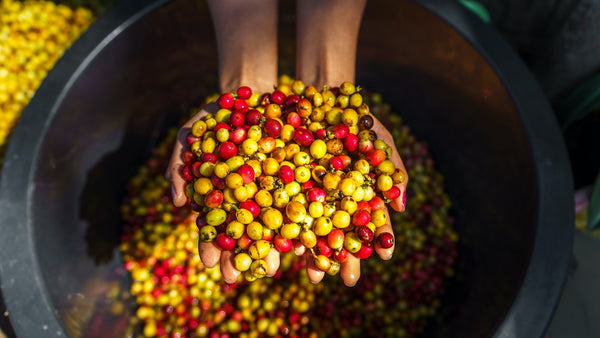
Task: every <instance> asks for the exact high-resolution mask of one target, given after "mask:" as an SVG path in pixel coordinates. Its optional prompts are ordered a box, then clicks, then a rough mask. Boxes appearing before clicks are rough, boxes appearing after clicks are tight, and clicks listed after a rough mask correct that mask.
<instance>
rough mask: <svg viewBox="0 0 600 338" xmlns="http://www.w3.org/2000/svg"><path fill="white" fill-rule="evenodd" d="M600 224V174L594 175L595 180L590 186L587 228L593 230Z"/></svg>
mask: <svg viewBox="0 0 600 338" xmlns="http://www.w3.org/2000/svg"><path fill="white" fill-rule="evenodd" d="M598 225H600V174H598V176H596V182H594V187H593V188H592V195H591V197H590V205H589V206H588V222H587V230H588V231H594V230H595V229H598Z"/></svg>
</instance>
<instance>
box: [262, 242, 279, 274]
mask: <svg viewBox="0 0 600 338" xmlns="http://www.w3.org/2000/svg"><path fill="white" fill-rule="evenodd" d="M265 262H266V263H267V276H268V277H273V276H275V273H277V270H279V264H280V263H281V259H280V253H279V251H278V250H277V249H271V250H270V251H269V254H267V257H265Z"/></svg>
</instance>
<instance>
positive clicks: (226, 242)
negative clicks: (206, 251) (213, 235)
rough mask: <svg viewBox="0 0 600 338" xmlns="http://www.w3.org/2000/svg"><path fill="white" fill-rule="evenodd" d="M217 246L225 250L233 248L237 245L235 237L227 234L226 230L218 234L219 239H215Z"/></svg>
mask: <svg viewBox="0 0 600 338" xmlns="http://www.w3.org/2000/svg"><path fill="white" fill-rule="evenodd" d="M215 243H216V244H217V246H218V247H219V248H220V249H221V250H223V251H229V250H233V248H234V247H235V243H236V242H235V239H233V238H231V237H229V236H227V234H225V233H224V232H222V233H220V234H218V235H217V239H216V241H215Z"/></svg>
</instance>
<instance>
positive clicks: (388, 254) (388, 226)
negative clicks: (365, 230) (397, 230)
mask: <svg viewBox="0 0 600 338" xmlns="http://www.w3.org/2000/svg"><path fill="white" fill-rule="evenodd" d="M385 213H386V214H387V221H386V222H385V224H384V225H382V226H380V227H379V228H377V230H375V238H377V236H379V234H382V233H385V232H389V233H391V234H392V236H394V229H392V220H391V219H390V213H389V212H388V209H387V208H385ZM395 247H396V245H395V244H394V245H392V247H391V248H387V249H384V248H382V247H381V245H379V242H377V241H375V252H377V254H378V255H379V257H381V259H383V260H386V261H387V260H389V259H390V258H392V255H393V254H394V248H395Z"/></svg>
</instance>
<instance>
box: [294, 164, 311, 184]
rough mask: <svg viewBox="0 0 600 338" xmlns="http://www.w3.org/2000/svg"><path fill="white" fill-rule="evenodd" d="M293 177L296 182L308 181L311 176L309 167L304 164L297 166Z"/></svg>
mask: <svg viewBox="0 0 600 338" xmlns="http://www.w3.org/2000/svg"><path fill="white" fill-rule="evenodd" d="M294 177H295V179H296V181H298V183H305V182H308V181H309V180H310V178H311V172H310V169H309V168H307V167H304V166H302V167H297V168H296V170H294Z"/></svg>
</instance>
